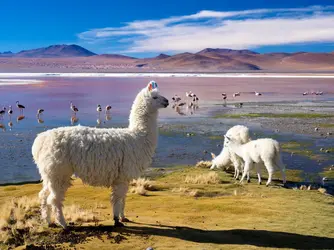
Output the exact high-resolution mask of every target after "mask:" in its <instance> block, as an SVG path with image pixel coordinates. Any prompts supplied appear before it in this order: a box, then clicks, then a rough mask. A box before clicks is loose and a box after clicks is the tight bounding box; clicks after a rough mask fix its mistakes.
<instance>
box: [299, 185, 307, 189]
mask: <svg viewBox="0 0 334 250" xmlns="http://www.w3.org/2000/svg"><path fill="white" fill-rule="evenodd" d="M299 189H300V190H306V189H307V187H306V186H305V185H301V186H300V187H299Z"/></svg>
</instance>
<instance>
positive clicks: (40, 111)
mask: <svg viewBox="0 0 334 250" xmlns="http://www.w3.org/2000/svg"><path fill="white" fill-rule="evenodd" d="M43 112H44V109H38V110H37V117H39V116H40V115H41V114H42V113H43Z"/></svg>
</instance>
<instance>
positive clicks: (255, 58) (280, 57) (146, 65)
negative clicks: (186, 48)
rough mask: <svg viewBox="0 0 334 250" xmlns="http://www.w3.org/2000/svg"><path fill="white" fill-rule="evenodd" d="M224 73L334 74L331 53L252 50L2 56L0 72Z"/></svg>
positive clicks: (58, 51)
mask: <svg viewBox="0 0 334 250" xmlns="http://www.w3.org/2000/svg"><path fill="white" fill-rule="evenodd" d="M15 70H16V71H29V70H30V71H31V72H35V71H38V72H39V71H41V72H44V71H58V72H61V71H65V72H85V71H87V72H91V71H93V72H128V71H143V72H166V71H168V72H174V71H175V72H224V71H260V70H262V71H334V52H331V53H310V52H297V53H284V52H282V53H265V54H260V53H257V52H254V51H251V50H232V49H221V48H206V49H203V50H201V51H199V52H197V53H189V52H184V53H179V54H175V55H166V54H160V55H158V56H156V57H152V58H135V57H130V56H125V55H120V54H100V55H98V54H95V53H93V52H91V51H89V50H87V49H85V48H83V47H81V46H78V45H75V44H72V45H52V46H49V47H45V48H38V49H32V50H23V51H20V52H18V53H12V52H10V51H7V52H3V53H0V72H7V71H11V72H15Z"/></svg>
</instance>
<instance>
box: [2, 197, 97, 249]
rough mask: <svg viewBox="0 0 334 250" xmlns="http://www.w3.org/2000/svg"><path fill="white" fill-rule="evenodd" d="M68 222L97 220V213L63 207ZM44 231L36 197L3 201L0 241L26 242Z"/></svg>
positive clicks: (91, 210) (7, 243)
mask: <svg viewBox="0 0 334 250" xmlns="http://www.w3.org/2000/svg"><path fill="white" fill-rule="evenodd" d="M64 215H65V218H66V220H67V221H68V222H72V223H77V224H82V223H84V222H95V224H97V222H98V221H99V220H98V219H97V215H99V214H97V213H94V212H93V209H90V210H86V209H83V208H81V207H80V206H78V205H71V206H65V207H64ZM42 231H44V228H43V222H42V221H41V219H40V207H39V201H38V199H37V197H36V196H35V197H27V196H23V197H19V198H16V199H12V200H10V201H8V202H6V203H4V204H3V205H2V206H1V208H0V243H1V242H3V243H4V244H6V245H8V246H18V245H22V244H26V243H27V241H29V238H30V237H33V236H34V235H36V234H38V233H40V232H42Z"/></svg>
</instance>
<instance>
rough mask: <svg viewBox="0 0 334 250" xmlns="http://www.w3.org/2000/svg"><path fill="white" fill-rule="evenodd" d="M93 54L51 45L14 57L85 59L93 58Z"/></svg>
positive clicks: (82, 49) (75, 48)
mask: <svg viewBox="0 0 334 250" xmlns="http://www.w3.org/2000/svg"><path fill="white" fill-rule="evenodd" d="M94 55H96V54H95V53H93V52H91V51H89V50H87V49H85V48H83V47H80V46H78V45H75V44H72V45H66V44H63V45H51V46H49V47H45V48H39V49H31V50H22V51H20V52H18V53H16V54H15V55H14V56H15V57H28V58H50V57H51V58H54V57H55V58H57V57H87V56H94Z"/></svg>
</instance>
